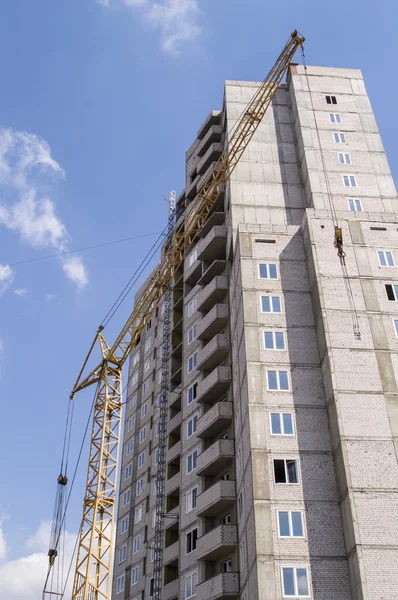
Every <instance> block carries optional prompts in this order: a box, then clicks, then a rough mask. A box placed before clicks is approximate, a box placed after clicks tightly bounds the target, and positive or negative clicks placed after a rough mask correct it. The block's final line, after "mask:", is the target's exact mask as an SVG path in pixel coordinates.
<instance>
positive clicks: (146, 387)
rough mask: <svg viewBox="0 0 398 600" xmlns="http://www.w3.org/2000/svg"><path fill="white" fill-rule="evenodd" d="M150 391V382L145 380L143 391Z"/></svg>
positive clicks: (144, 392) (145, 392)
mask: <svg viewBox="0 0 398 600" xmlns="http://www.w3.org/2000/svg"><path fill="white" fill-rule="evenodd" d="M148 391H149V383H148V382H147V381H144V383H143V385H142V393H143V394H147V393H148Z"/></svg>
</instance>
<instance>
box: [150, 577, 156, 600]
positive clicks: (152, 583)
mask: <svg viewBox="0 0 398 600" xmlns="http://www.w3.org/2000/svg"><path fill="white" fill-rule="evenodd" d="M154 591H155V581H154V579H153V577H151V579H150V580H149V597H150V598H151V597H152V596H153V592H154Z"/></svg>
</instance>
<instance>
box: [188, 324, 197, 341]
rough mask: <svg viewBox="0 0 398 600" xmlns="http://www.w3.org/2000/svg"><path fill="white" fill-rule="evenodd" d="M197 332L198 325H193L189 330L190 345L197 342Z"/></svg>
mask: <svg viewBox="0 0 398 600" xmlns="http://www.w3.org/2000/svg"><path fill="white" fill-rule="evenodd" d="M196 330H197V324H196V323H195V325H193V327H191V328H190V329H188V344H191V343H192V342H193V341H194V340H196V336H197V333H196Z"/></svg>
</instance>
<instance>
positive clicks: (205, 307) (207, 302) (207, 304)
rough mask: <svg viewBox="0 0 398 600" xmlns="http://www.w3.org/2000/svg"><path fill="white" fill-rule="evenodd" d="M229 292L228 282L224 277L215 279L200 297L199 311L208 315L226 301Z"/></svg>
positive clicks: (220, 276)
mask: <svg viewBox="0 0 398 600" xmlns="http://www.w3.org/2000/svg"><path fill="white" fill-rule="evenodd" d="M227 291H228V280H227V278H226V277H225V276H224V275H219V276H218V277H215V278H214V279H213V280H212V281H211V282H210V283H208V284H207V285H206V287H205V288H204V289H203V290H202V291H201V292H200V294H199V296H198V303H197V310H200V311H201V312H204V313H207V312H208V311H209V310H211V309H212V308H213V306H214V305H215V304H217V303H218V302H221V301H222V300H224V298H225V296H226V295H227Z"/></svg>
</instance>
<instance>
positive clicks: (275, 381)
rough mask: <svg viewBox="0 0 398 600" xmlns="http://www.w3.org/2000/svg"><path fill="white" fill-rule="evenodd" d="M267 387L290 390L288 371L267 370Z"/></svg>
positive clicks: (284, 390)
mask: <svg viewBox="0 0 398 600" xmlns="http://www.w3.org/2000/svg"><path fill="white" fill-rule="evenodd" d="M267 387H268V389H269V390H278V391H282V392H286V391H289V376H288V374H287V371H267Z"/></svg>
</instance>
